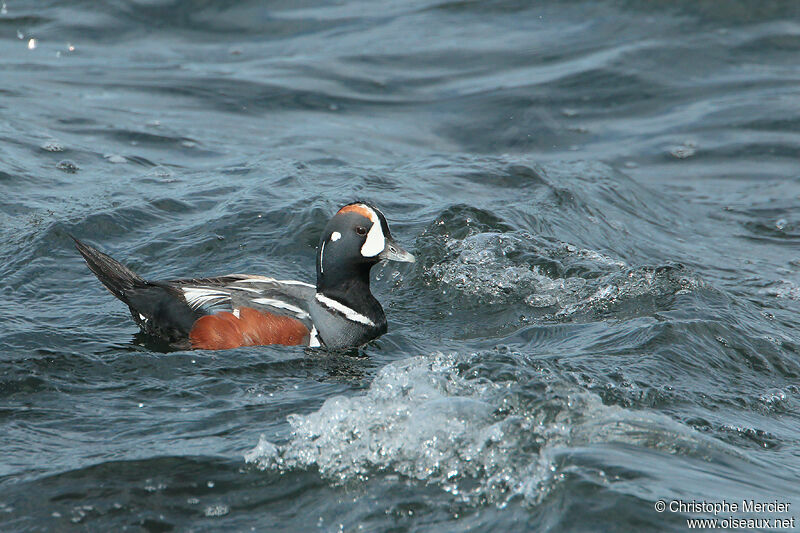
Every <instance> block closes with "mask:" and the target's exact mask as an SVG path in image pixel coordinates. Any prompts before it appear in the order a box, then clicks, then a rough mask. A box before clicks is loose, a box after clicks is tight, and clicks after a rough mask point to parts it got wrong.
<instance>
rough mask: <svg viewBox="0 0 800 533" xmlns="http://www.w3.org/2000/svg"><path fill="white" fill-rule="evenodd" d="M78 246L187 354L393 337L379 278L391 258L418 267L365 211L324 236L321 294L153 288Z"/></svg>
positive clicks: (188, 285)
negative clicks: (374, 271)
mask: <svg viewBox="0 0 800 533" xmlns="http://www.w3.org/2000/svg"><path fill="white" fill-rule="evenodd" d="M73 239H74V237H73ZM74 240H75V245H76V246H77V248H78V251H79V252H80V253H81V255H83V258H84V259H85V260H86V263H87V264H88V265H89V268H90V269H91V270H92V272H94V273H95V275H96V276H97V278H98V279H99V280H100V282H101V283H103V285H105V286H106V288H107V289H108V290H109V291H111V293H112V294H113V295H114V296H116V297H117V298H119V299H120V300H122V301H123V302H125V303H126V304H127V305H128V307H129V308H130V311H131V315H132V316H133V319H134V321H136V323H137V324H138V325H139V327H140V328H141V329H142V331H143V332H145V333H148V334H150V335H153V336H156V337H159V338H161V339H163V340H165V341H167V342H169V343H170V344H171V345H173V346H174V347H176V348H182V349H185V348H193V349H201V350H224V349H229V348H236V347H239V346H259V345H265V344H284V345H305V346H310V347H325V348H329V349H343V348H350V347H356V346H360V345H362V344H365V343H367V342H369V341H371V340H372V339H375V338H377V337H379V336H380V335H383V334H384V333H386V315H385V314H384V312H383V308H382V307H381V304H380V303H379V302H378V300H376V299H375V297H374V296H373V295H372V293H371V292H370V290H369V273H370V269H371V268H372V267H373V265H375V264H376V263H378V262H379V261H381V260H382V259H387V260H391V261H402V262H412V263H413V262H414V256H413V255H411V254H410V253H408V252H406V251H405V250H403V249H402V248H400V246H398V244H397V243H396V242H395V241H394V239H392V236H391V234H390V233H389V226H388V224H387V223H386V218H385V217H384V216H383V213H381V212H380V211H379V210H378V209H377V208H376V207H375V206H373V205H370V204H367V203H365V202H358V203H353V204H349V205H346V206H344V207H342V208H341V209H340V210H339V211H338V212H337V213H336V215H334V217H333V218H332V219H331V220H330V222H328V225H327V226H326V227H325V231H324V232H323V233H322V238H321V239H320V242H319V248H318V250H317V284H316V286H314V285H311V284H308V283H303V282H302V281H291V280H276V279H273V278H268V277H264V276H255V275H247V274H230V275H227V276H220V277H213V278H197V279H177V280H169V281H146V280H144V279H143V278H141V277H140V276H139V275H137V274H135V273H134V272H133V271H131V270H130V269H129V268H127V267H126V266H124V265H122V264H121V263H119V262H117V261H116V260H114V259H112V258H111V257H109V256H107V255H106V254H104V253H101V252H99V251H97V250H95V249H94V248H92V247H91V246H89V245H87V244H84V243H83V242H81V241H79V240H77V239H74ZM223 309H227V310H223Z"/></svg>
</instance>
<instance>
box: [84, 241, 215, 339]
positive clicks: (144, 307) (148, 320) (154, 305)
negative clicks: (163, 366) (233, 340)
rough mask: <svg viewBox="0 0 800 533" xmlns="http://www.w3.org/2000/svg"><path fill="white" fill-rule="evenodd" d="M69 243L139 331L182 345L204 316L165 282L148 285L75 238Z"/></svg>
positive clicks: (123, 267)
mask: <svg viewBox="0 0 800 533" xmlns="http://www.w3.org/2000/svg"><path fill="white" fill-rule="evenodd" d="M70 237H72V235H70ZM72 240H74V241H75V246H76V247H77V248H78V251H79V252H80V253H81V255H82V256H83V259H84V260H85V261H86V264H87V265H89V268H90V269H91V271H92V272H94V274H95V276H97V279H99V280H100V282H101V283H102V284H103V285H105V286H106V288H107V289H108V290H109V291H111V294H113V295H114V296H116V297H117V298H119V299H120V300H122V301H123V302H125V303H126V304H127V305H128V307H129V308H130V311H131V316H132V317H133V320H134V321H135V322H136V323H137V324H138V325H139V327H140V328H141V329H142V331H143V332H145V333H147V334H149V335H154V336H156V337H159V338H161V339H164V340H166V341H167V342H170V343H172V344H174V345H175V346H182V343H183V344H185V342H186V340H187V339H188V335H189V331H191V329H192V325H193V324H194V322H195V320H197V319H198V318H200V317H201V316H203V315H204V314H205V313H204V312H203V311H202V310H200V309H192V307H191V306H189V304H187V303H186V300H185V298H184V297H183V296H182V295H181V293H180V291H179V290H178V289H177V288H175V287H172V286H170V284H169V283H166V282H149V281H147V280H145V279H144V278H142V277H141V276H139V275H138V274H136V273H135V272H134V271H133V270H131V269H129V268H128V267H126V266H125V265H123V264H122V263H120V262H119V261H117V260H115V259H112V258H111V257H109V256H107V255H106V254H104V253H103V252H100V251H98V250H95V249H94V248H92V247H91V246H89V245H88V244H85V243H83V242H81V241H79V240H78V239H76V238H75V237H72Z"/></svg>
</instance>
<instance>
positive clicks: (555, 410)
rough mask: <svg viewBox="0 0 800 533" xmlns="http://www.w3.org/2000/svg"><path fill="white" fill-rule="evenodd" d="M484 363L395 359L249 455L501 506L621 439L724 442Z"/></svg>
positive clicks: (681, 445) (264, 463) (692, 446)
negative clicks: (415, 484)
mask: <svg viewBox="0 0 800 533" xmlns="http://www.w3.org/2000/svg"><path fill="white" fill-rule="evenodd" d="M480 361H481V357H480V356H479V355H477V354H476V355H471V356H461V355H458V354H441V353H439V354H435V355H433V356H431V357H414V358H411V359H407V360H405V361H401V362H398V363H393V364H390V365H388V366H386V367H384V368H383V369H382V370H381V371H380V372H379V373H378V375H377V376H376V378H375V380H374V382H373V383H372V385H371V386H370V388H369V389H368V390H367V391H366V393H365V394H364V395H361V396H355V397H343V396H339V397H334V398H330V399H329V400H327V401H326V402H325V403H324V404H323V406H322V407H321V408H320V409H319V410H318V411H316V412H314V413H311V414H308V415H297V414H293V415H290V416H289V417H288V420H289V423H290V425H291V427H292V434H291V438H290V440H289V442H288V443H286V444H283V445H275V444H273V443H271V442H269V441H268V440H267V439H266V438H265V437H264V436H263V435H262V437H261V439H260V440H259V442H258V444H257V445H256V447H255V448H253V449H252V450H251V451H250V452H248V453H247V454H246V456H245V459H246V461H247V462H249V463H253V464H255V465H257V466H258V467H259V468H261V469H264V470H278V471H291V470H297V469H299V470H304V469H308V468H316V469H318V470H319V472H320V474H321V475H322V476H323V477H324V478H326V479H328V480H330V481H331V482H333V483H335V484H341V483H347V482H349V481H351V480H364V479H367V478H369V477H370V476H372V475H375V474H378V473H387V472H390V473H394V474H400V475H402V476H406V477H408V478H411V479H416V480H419V481H421V482H425V483H427V484H434V485H438V486H440V487H441V488H442V489H443V490H445V491H446V492H448V493H450V494H451V495H452V496H453V497H454V498H455V499H456V500H458V501H460V502H464V503H467V504H472V505H480V504H486V503H494V504H496V505H500V506H503V505H505V504H507V503H508V502H509V501H511V500H512V499H514V498H522V499H523V500H524V501H525V502H528V503H530V504H536V503H538V502H539V501H540V500H541V499H542V498H543V497H544V496H546V495H547V494H548V493H549V492H550V491H551V489H552V488H553V487H554V486H555V485H556V484H557V483H558V482H559V481H560V480H562V479H563V478H564V476H565V475H566V474H567V473H568V471H569V468H570V467H569V466H568V465H565V464H564V461H563V459H562V458H563V456H564V454H565V451H566V450H567V449H569V448H571V447H575V446H583V445H586V444H587V443H597V442H603V443H625V444H633V445H637V446H645V447H648V448H651V449H657V450H663V451H667V452H669V453H686V454H695V453H698V450H701V449H708V447H709V446H711V447H718V446H721V445H718V444H716V443H715V444H709V442H710V441H709V440H707V439H706V437H703V436H702V435H700V434H699V433H696V432H695V431H693V430H691V429H689V428H687V427H686V426H683V425H681V424H678V423H677V422H675V421H673V420H671V419H669V418H667V417H665V416H663V415H658V414H654V413H649V412H634V411H629V410H624V409H622V408H619V407H614V406H605V405H603V403H602V402H601V400H600V399H599V397H598V396H596V395H594V394H591V393H587V392H584V391H582V390H578V389H575V388H570V387H568V386H566V385H565V384H564V382H562V381H559V380H558V379H554V376H553V375H552V374H550V373H549V372H539V373H534V374H530V375H528V378H523V373H518V374H517V376H515V377H514V378H513V379H508V380H506V381H503V380H498V379H496V377H495V378H494V379H487V378H486V377H481V376H479V375H476V374H475V372H474V371H477V369H479V368H480ZM525 379H528V382H527V383H522V381H524V380H525ZM531 381H533V382H535V384H533V383H531ZM537 389H538V390H542V393H541V394H539V395H534V394H531V392H530V391H531V390H537Z"/></svg>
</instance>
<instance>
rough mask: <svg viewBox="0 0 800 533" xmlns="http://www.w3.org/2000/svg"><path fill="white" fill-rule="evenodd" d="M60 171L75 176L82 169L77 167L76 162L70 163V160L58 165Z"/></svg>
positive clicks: (60, 162)
mask: <svg viewBox="0 0 800 533" xmlns="http://www.w3.org/2000/svg"><path fill="white" fill-rule="evenodd" d="M56 168H57V169H58V170H62V171H64V172H68V173H70V174H75V173H76V172H77V171H78V170H80V167H79V166H78V165H76V164H75V163H74V162H72V161H70V160H69V159H64V160H63V161H59V162H58V164H57V165H56Z"/></svg>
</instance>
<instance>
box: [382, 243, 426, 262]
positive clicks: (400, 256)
mask: <svg viewBox="0 0 800 533" xmlns="http://www.w3.org/2000/svg"><path fill="white" fill-rule="evenodd" d="M378 257H380V258H381V259H386V260H387V261H399V262H401V263H413V262H414V261H416V260H417V259H416V258H415V257H414V256H413V255H412V254H410V253H408V252H406V251H405V250H403V249H402V248H400V246H398V245H397V243H396V242H394V241H390V240H388V239H387V242H386V248H384V249H383V251H382V252H381V253H380V254H378Z"/></svg>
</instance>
